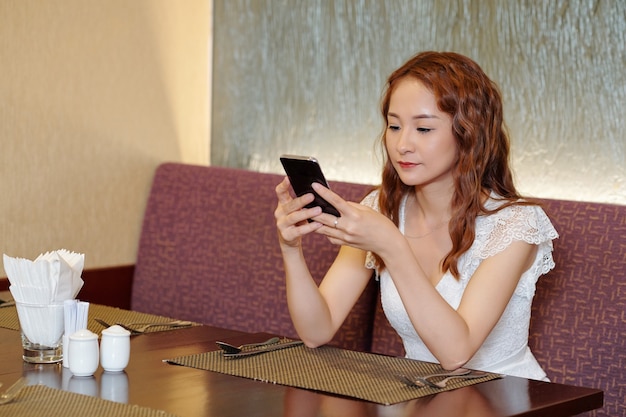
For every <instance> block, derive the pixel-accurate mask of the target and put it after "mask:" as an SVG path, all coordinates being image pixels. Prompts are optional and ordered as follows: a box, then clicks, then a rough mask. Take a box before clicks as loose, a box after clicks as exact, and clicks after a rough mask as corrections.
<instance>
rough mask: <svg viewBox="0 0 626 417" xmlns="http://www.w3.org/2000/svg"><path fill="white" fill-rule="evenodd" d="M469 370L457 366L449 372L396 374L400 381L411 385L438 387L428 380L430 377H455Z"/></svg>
mask: <svg viewBox="0 0 626 417" xmlns="http://www.w3.org/2000/svg"><path fill="white" fill-rule="evenodd" d="M470 372H471V371H470V370H469V369H465V368H459V369H455V370H454V371H450V372H440V373H435V374H430V375H424V376H418V377H409V376H406V375H398V377H399V378H400V379H402V381H403V382H404V383H405V384H407V385H409V386H412V387H425V386H430V387H432V388H439V387H437V386H435V385H434V384H433V383H432V382H430V379H431V378H437V377H442V376H443V377H457V376H463V375H468V374H469V373H470Z"/></svg>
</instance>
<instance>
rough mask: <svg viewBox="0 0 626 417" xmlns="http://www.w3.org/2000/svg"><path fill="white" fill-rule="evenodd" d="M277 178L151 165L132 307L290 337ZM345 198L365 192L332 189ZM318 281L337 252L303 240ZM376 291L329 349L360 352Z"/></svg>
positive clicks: (314, 239)
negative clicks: (277, 218)
mask: <svg viewBox="0 0 626 417" xmlns="http://www.w3.org/2000/svg"><path fill="white" fill-rule="evenodd" d="M282 178H283V177H282V176H280V175H274V174H263V173H258V172H252V171H246V170H239V169H231V168H222V167H206V166H194V165H188V164H176V163H166V164H163V165H161V166H160V167H158V169H157V171H156V174H155V177H154V181H153V185H152V189H151V193H150V197H149V200H148V204H147V207H146V212H145V218H144V222H143V227H142V232H141V238H140V243H139V250H138V255H137V262H136V267H135V276H134V279H133V289H132V300H131V307H132V308H133V309H134V310H138V311H145V312H148V313H153V314H161V315H165V316H170V317H177V318H181V319H187V320H193V321H198V322H201V323H204V324H208V325H214V326H219V327H225V328H231V329H235V330H243V331H248V332H270V333H276V334H280V335H284V336H289V337H295V336H296V333H295V331H294V329H293V326H292V323H291V319H290V317H289V312H288V309H287V304H286V299H285V278H284V269H283V261H282V257H281V253H280V248H279V246H278V237H277V231H276V225H275V220H274V209H275V207H276V194H275V192H274V189H275V187H276V185H277V184H278V183H279V182H280V181H281V180H282ZM330 186H331V188H333V190H335V191H337V192H338V193H339V194H340V195H342V196H344V197H345V198H346V199H348V200H353V201H358V200H360V199H361V198H362V197H363V196H364V195H365V193H366V192H367V190H368V189H369V188H370V187H369V186H366V185H358V184H349V183H338V182H331V184H330ZM304 248H305V256H306V258H307V261H308V265H309V267H310V270H311V273H312V274H313V276H314V277H315V278H316V280H317V281H318V282H319V280H321V278H322V277H323V274H324V273H325V271H326V270H327V269H328V268H329V266H330V264H331V262H332V261H333V260H334V258H335V256H336V253H337V250H338V248H337V247H336V246H334V245H332V244H330V243H329V242H328V240H327V239H325V238H323V237H322V236H320V235H311V236H307V237H306V238H305V244H304ZM375 297H376V287H375V285H371V286H370V287H368V289H367V290H366V291H365V293H364V294H363V296H362V297H361V299H360V301H359V303H358V304H357V306H356V307H355V309H354V310H353V312H352V313H351V315H350V316H349V317H348V319H347V320H346V322H345V323H344V325H343V327H342V329H341V330H340V331H339V332H338V334H337V335H336V337H335V339H334V340H333V344H335V345H337V346H342V347H346V348H350V349H355V350H367V349H369V346H370V342H371V323H372V318H373V307H372V306H373V305H374V300H375Z"/></svg>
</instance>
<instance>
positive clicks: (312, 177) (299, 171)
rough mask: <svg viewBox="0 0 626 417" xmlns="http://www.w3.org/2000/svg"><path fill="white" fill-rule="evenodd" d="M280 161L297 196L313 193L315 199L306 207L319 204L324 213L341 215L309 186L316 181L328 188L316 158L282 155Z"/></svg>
mask: <svg viewBox="0 0 626 417" xmlns="http://www.w3.org/2000/svg"><path fill="white" fill-rule="evenodd" d="M280 162H281V163H282V165H283V168H284V169H285V172H286V173H287V176H288V177H289V181H290V182H291V187H292V188H293V191H294V192H295V193H296V195H297V196H301V195H304V194H307V193H313V194H314V195H315V200H313V202H311V203H309V204H307V205H306V207H309V208H311V207H317V206H319V207H321V208H322V211H323V212H324V213H328V214H332V215H334V216H337V217H340V216H341V215H340V214H339V212H338V211H337V209H336V208H335V207H333V206H332V205H331V204H330V203H328V202H327V201H326V200H324V199H323V198H322V197H320V196H319V195H318V194H317V193H316V192H315V191H313V188H312V187H311V184H312V183H314V182H317V183H320V184H322V185H323V186H325V187H326V188H328V189H330V187H329V186H328V182H327V181H326V178H325V177H324V174H323V173H322V168H321V167H320V164H319V162H318V161H317V159H315V158H313V157H312V156H299V155H282V156H281V157H280Z"/></svg>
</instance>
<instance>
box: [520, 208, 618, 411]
mask: <svg viewBox="0 0 626 417" xmlns="http://www.w3.org/2000/svg"><path fill="white" fill-rule="evenodd" d="M545 204H546V206H545V208H546V211H547V213H548V215H549V216H550V218H551V219H552V220H553V223H554V225H555V227H556V229H557V231H558V232H559V235H560V237H559V239H557V240H556V241H555V242H554V245H555V250H554V260H555V262H556V265H557V266H556V268H555V269H554V270H553V271H551V272H550V273H548V274H547V275H546V276H544V277H542V278H540V279H539V283H538V285H537V291H536V295H535V299H534V302H533V309H532V317H531V327H530V345H531V349H532V350H533V352H534V353H535V356H536V357H537V360H538V361H539V362H540V363H541V365H542V366H543V367H544V369H545V370H546V372H547V374H548V377H549V378H550V379H551V380H552V381H554V382H560V383H566V384H574V385H582V386H588V387H592V388H598V389H602V390H604V398H605V399H604V403H605V406H604V408H603V409H602V410H597V411H595V412H592V413H589V415H596V416H618V415H619V416H623V415H626V404H625V403H626V401H625V398H626V389H625V387H626V206H617V205H610V204H598V203H584V202H574V201H563V200H545Z"/></svg>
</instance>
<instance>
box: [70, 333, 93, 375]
mask: <svg viewBox="0 0 626 417" xmlns="http://www.w3.org/2000/svg"><path fill="white" fill-rule="evenodd" d="M68 347H69V351H68V352H67V354H68V358H69V361H70V363H69V365H70V372H72V374H74V376H92V375H93V374H94V372H96V370H97V369H98V358H99V353H100V352H99V348H98V335H97V334H95V333H93V332H91V331H89V330H87V329H82V330H78V331H77V332H75V333H72V334H71V335H70V343H69V346H68Z"/></svg>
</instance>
